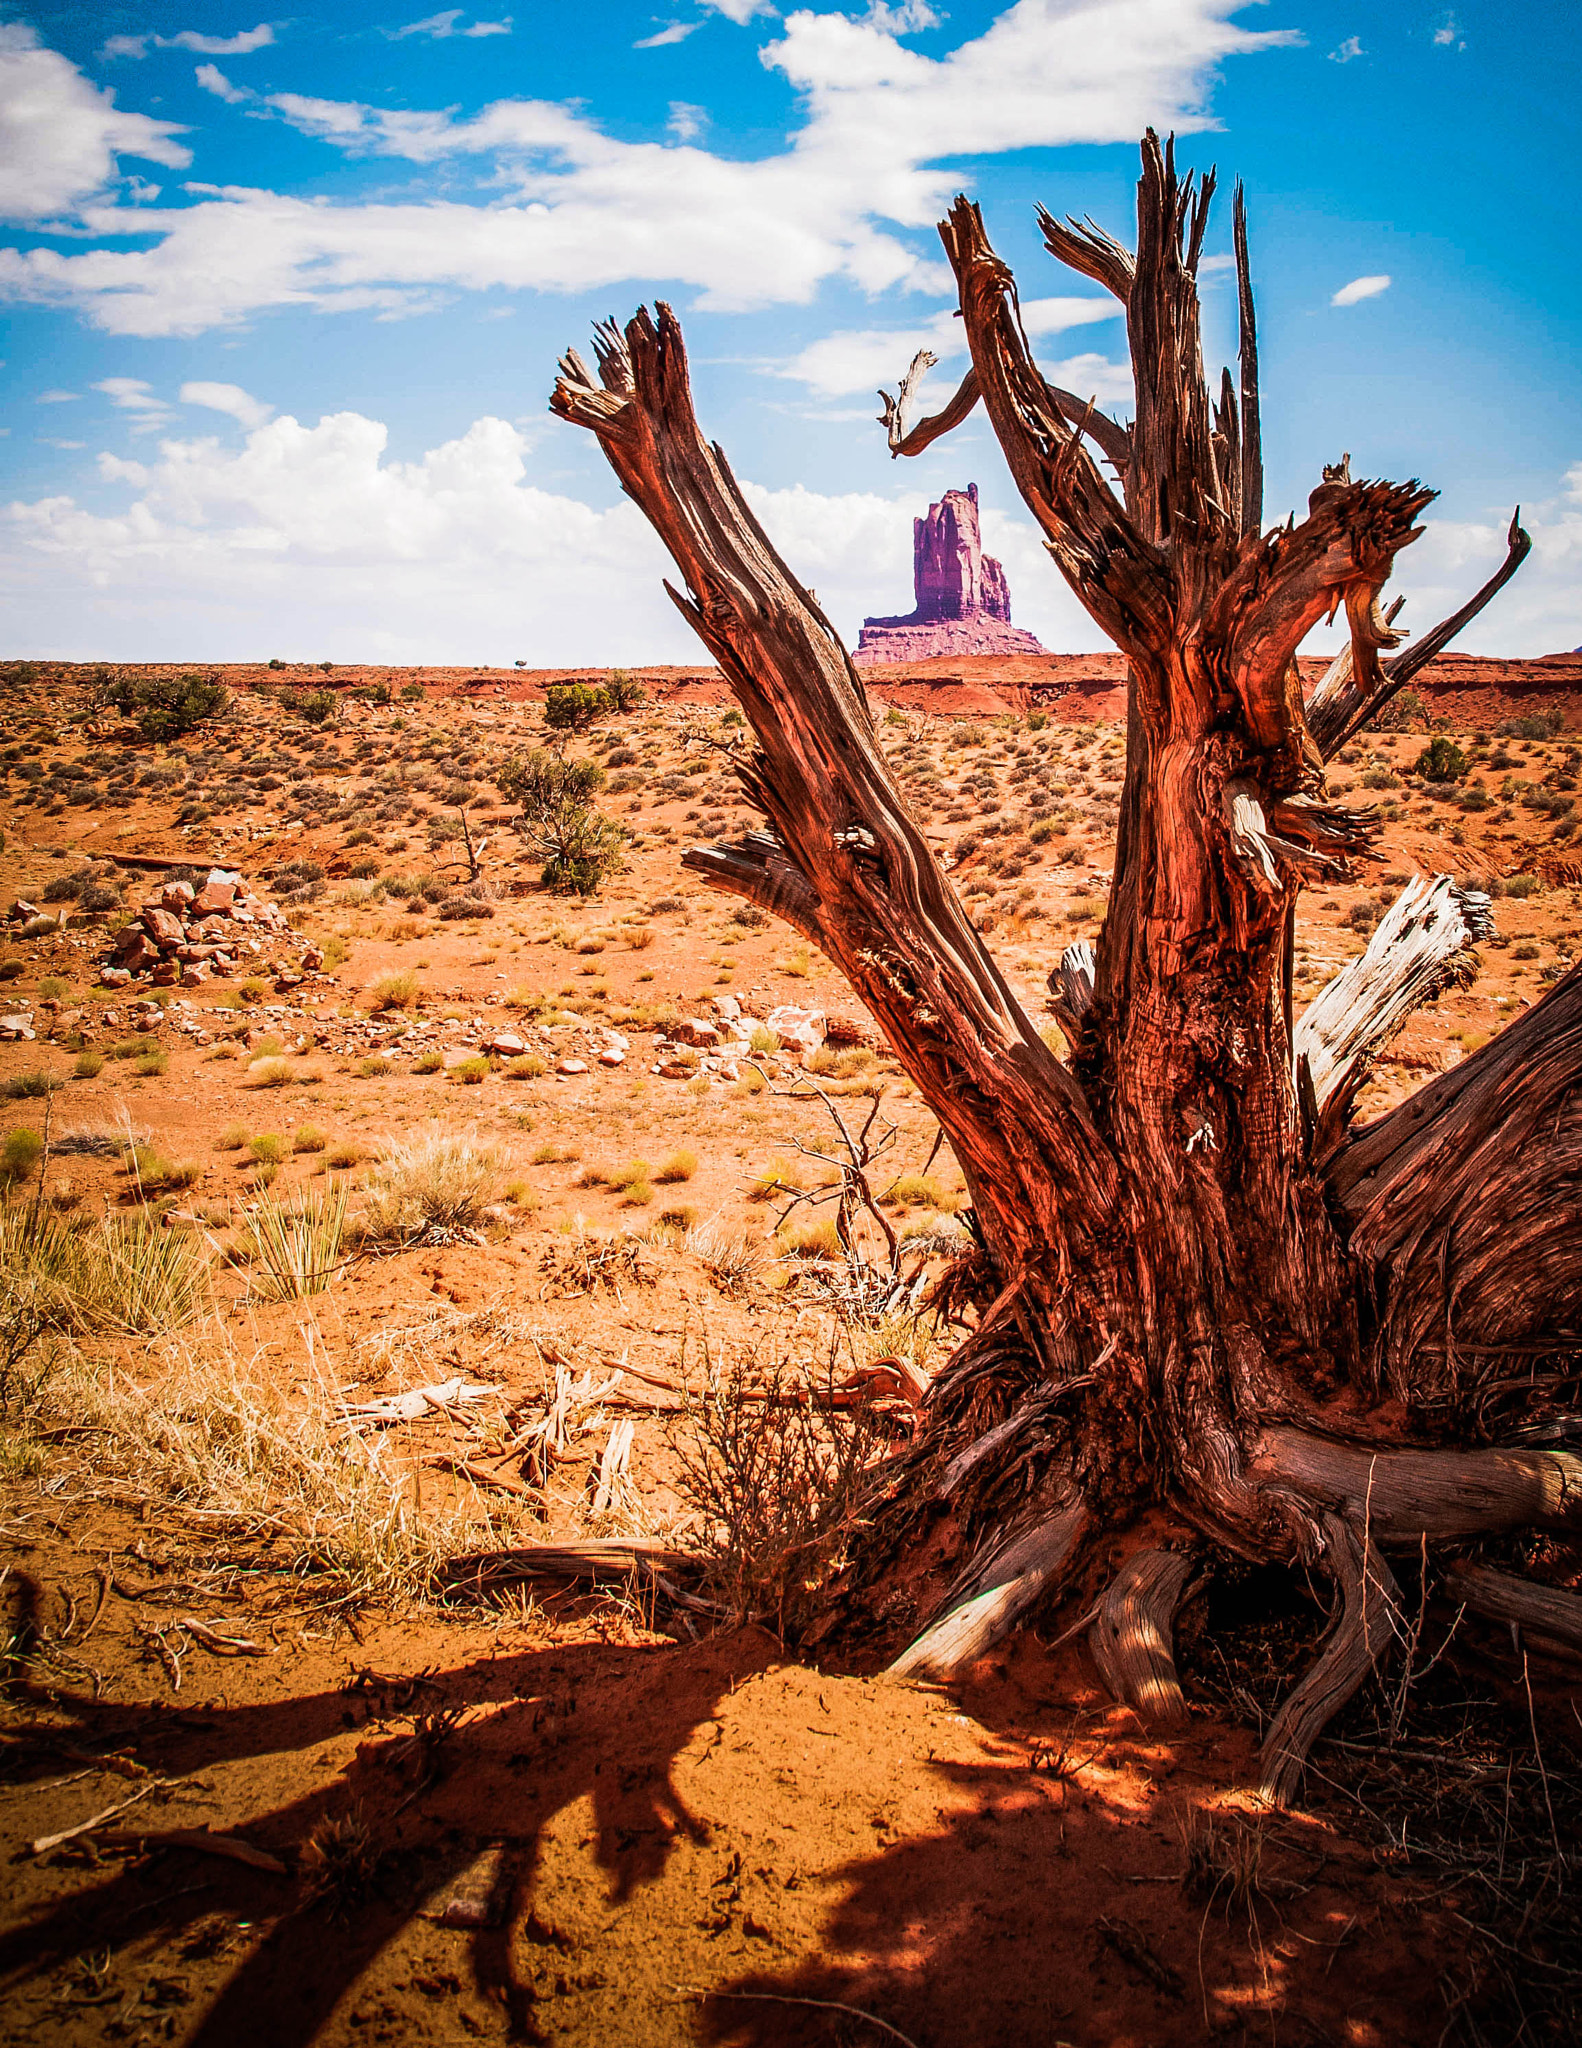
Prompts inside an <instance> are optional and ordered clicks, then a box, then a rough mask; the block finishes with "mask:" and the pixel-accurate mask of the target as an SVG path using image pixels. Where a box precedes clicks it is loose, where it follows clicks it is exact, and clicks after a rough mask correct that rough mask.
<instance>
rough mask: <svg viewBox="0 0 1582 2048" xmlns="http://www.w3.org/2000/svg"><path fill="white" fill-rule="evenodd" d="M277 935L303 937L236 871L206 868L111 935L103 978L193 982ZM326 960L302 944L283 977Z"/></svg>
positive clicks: (113, 982)
mask: <svg viewBox="0 0 1582 2048" xmlns="http://www.w3.org/2000/svg"><path fill="white" fill-rule="evenodd" d="M281 940H285V941H289V942H296V943H301V941H300V937H299V934H297V933H296V932H294V931H293V930H292V929H291V926H290V925H289V924H288V923H287V922H286V920H285V918H284V917H282V915H281V914H280V910H279V907H278V906H277V905H276V904H273V903H266V902H265V901H264V900H263V899H262V898H261V897H259V896H255V895H254V894H253V892H252V890H251V889H250V888H249V887H248V886H247V884H246V883H245V882H244V881H243V879H242V877H241V876H240V875H239V874H232V873H229V872H228V871H227V870H226V869H224V868H211V869H210V870H209V874H208V878H207V880H206V881H204V882H202V883H200V884H199V886H198V887H197V888H194V887H193V885H192V884H191V883H190V882H166V883H165V885H164V886H163V887H162V888H161V889H159V890H158V891H157V892H156V893H155V894H154V895H153V896H152V897H151V898H150V899H149V901H148V902H147V903H145V904H144V905H143V906H142V908H141V909H140V910H139V911H138V913H137V916H136V917H135V918H134V919H133V920H132V922H131V923H130V924H128V925H124V926H123V927H122V928H121V930H120V931H118V932H117V933H116V934H115V938H114V941H113V944H112V949H111V953H110V962H109V965H108V966H106V967H105V968H104V970H103V973H102V975H101V979H102V981H103V982H104V984H105V986H106V987H109V988H117V987H121V986H123V985H124V984H125V983H127V982H130V981H133V980H144V979H146V980H149V981H152V982H153V983H154V984H155V985H156V986H157V987H169V986H171V985H172V984H173V983H175V982H178V981H179V982H180V984H181V986H182V987H183V988H194V987H196V986H198V985H199V984H200V983H202V982H205V981H207V980H208V979H209V978H210V976H211V975H221V976H223V975H227V974H231V973H234V972H235V970H236V968H237V967H238V966H239V965H240V964H242V963H243V961H244V959H257V958H258V957H259V955H261V954H262V953H263V952H264V951H265V948H266V946H267V945H268V944H269V943H270V942H275V943H277V944H278V942H279V941H281ZM323 964H324V959H323V955H322V954H321V953H319V952H318V950H317V949H316V948H315V947H311V946H310V947H307V948H306V950H305V951H304V953H303V955H302V962H301V973H300V974H298V975H295V976H293V975H291V974H285V975H282V976H281V980H282V981H283V982H285V983H287V984H290V983H292V982H294V981H297V980H300V979H301V976H302V975H303V974H311V973H314V972H316V971H317V970H318V969H319V968H320V967H322V966H323Z"/></svg>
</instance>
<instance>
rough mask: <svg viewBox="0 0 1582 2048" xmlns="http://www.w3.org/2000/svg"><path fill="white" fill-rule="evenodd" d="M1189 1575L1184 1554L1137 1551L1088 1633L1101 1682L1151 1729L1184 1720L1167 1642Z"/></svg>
mask: <svg viewBox="0 0 1582 2048" xmlns="http://www.w3.org/2000/svg"><path fill="white" fill-rule="evenodd" d="M1191 1570H1192V1559H1191V1556H1190V1554H1189V1553H1188V1552H1186V1551H1184V1550H1139V1551H1137V1552H1136V1553H1135V1555H1133V1556H1132V1557H1129V1558H1128V1559H1127V1560H1126V1562H1125V1564H1123V1565H1122V1566H1121V1568H1120V1570H1119V1571H1118V1572H1117V1573H1116V1575H1115V1577H1114V1578H1113V1579H1112V1580H1111V1581H1110V1585H1109V1588H1108V1590H1107V1591H1106V1593H1105V1595H1104V1598H1103V1600H1102V1602H1101V1603H1100V1606H1099V1613H1098V1619H1097V1620H1096V1621H1095V1622H1094V1624H1093V1626H1092V1628H1091V1629H1089V1631H1088V1648H1089V1649H1090V1650H1091V1651H1092V1653H1093V1661H1094V1663H1095V1664H1097V1666H1098V1667H1099V1676H1100V1678H1102V1679H1103V1681H1104V1683H1105V1685H1106V1686H1108V1688H1109V1690H1110V1691H1111V1692H1112V1693H1113V1694H1114V1695H1115V1697H1116V1698H1117V1699H1118V1700H1123V1701H1124V1702H1125V1703H1126V1705H1128V1706H1130V1707H1135V1708H1136V1710H1137V1712H1138V1714H1139V1715H1141V1717H1142V1719H1143V1720H1144V1721H1146V1722H1147V1723H1148V1724H1149V1725H1150V1726H1152V1727H1155V1728H1179V1727H1180V1726H1181V1725H1182V1723H1183V1722H1184V1721H1185V1720H1186V1717H1187V1710H1186V1700H1185V1699H1184V1698H1183V1697H1182V1692H1181V1681H1180V1679H1179V1678H1177V1676H1176V1665H1175V1651H1174V1648H1173V1644H1172V1637H1173V1630H1174V1622H1175V1612H1176V1608H1177V1607H1178V1606H1179V1605H1180V1602H1181V1595H1182V1593H1183V1591H1184V1590H1185V1588H1186V1582H1187V1578H1188V1576H1189V1574H1190V1572H1191Z"/></svg>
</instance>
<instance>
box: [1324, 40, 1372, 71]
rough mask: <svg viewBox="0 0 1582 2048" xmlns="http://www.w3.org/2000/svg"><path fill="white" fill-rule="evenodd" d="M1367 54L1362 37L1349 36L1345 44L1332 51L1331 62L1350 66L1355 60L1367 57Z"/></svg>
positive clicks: (1330, 54) (1338, 45) (1340, 44)
mask: <svg viewBox="0 0 1582 2048" xmlns="http://www.w3.org/2000/svg"><path fill="white" fill-rule="evenodd" d="M1367 54H1368V53H1367V51H1366V50H1365V49H1364V48H1363V47H1362V38H1361V36H1347V38H1346V40H1345V41H1344V42H1343V43H1339V44H1337V45H1336V47H1335V48H1334V49H1333V50H1331V51H1330V53H1329V61H1330V63H1331V64H1350V63H1351V62H1352V61H1353V60H1354V59H1355V58H1358V57H1366V56H1367Z"/></svg>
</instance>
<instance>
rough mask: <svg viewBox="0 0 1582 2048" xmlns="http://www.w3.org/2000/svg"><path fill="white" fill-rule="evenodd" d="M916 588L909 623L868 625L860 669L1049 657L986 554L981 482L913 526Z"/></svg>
mask: <svg viewBox="0 0 1582 2048" xmlns="http://www.w3.org/2000/svg"><path fill="white" fill-rule="evenodd" d="M912 591H913V596H914V598H915V600H916V602H915V605H914V607H913V609H912V610H911V611H910V612H909V613H908V614H907V615H906V617H905V618H894V619H864V620H863V622H862V636H861V638H860V639H859V640H858V642H857V651H856V653H855V654H854V655H853V657H852V659H853V660H854V661H855V662H856V663H857V665H858V666H859V667H860V668H867V667H871V666H873V665H874V664H875V663H879V662H897V661H937V660H940V659H942V658H943V659H947V660H948V659H955V658H959V657H961V656H962V655H1005V654H1021V655H1035V654H1042V653H1043V652H1044V650H1043V648H1042V646H1040V644H1039V642H1038V641H1037V639H1036V638H1035V637H1034V636H1033V634H1031V633H1028V632H1026V631H1024V630H1023V629H1022V628H1021V627H1019V626H1013V625H1012V624H1011V591H1010V586H1009V584H1008V583H1007V582H1006V580H1005V571H1004V569H1003V568H1002V567H1001V565H1000V564H999V563H998V562H997V561H995V559H994V557H993V556H992V555H986V554H985V553H984V552H983V537H982V535H981V533H980V531H979V528H978V486H977V485H976V484H968V486H967V488H966V489H965V490H964V491H946V493H945V495H944V496H943V497H942V498H941V499H940V501H939V503H938V504H937V505H930V506H929V508H928V514H927V516H926V517H925V518H922V519H914V520H913V521H912Z"/></svg>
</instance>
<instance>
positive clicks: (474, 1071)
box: [450, 1053, 492, 1088]
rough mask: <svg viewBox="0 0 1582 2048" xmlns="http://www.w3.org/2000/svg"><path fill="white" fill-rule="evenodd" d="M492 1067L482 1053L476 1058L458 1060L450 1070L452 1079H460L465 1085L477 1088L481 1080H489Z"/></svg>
mask: <svg viewBox="0 0 1582 2048" xmlns="http://www.w3.org/2000/svg"><path fill="white" fill-rule="evenodd" d="M491 1072H492V1069H491V1067H490V1065H489V1062H488V1061H487V1060H486V1059H485V1058H484V1057H483V1055H482V1054H481V1053H480V1054H479V1055H478V1057H477V1058H476V1059H471V1060H458V1061H457V1062H456V1064H455V1066H453V1067H452V1068H451V1070H450V1075H451V1079H452V1080H453V1081H460V1082H461V1084H462V1085H463V1087H466V1088H476V1087H477V1086H478V1084H479V1082H480V1081H487V1080H488V1078H489V1075H490V1073H491Z"/></svg>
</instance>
